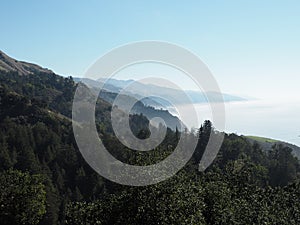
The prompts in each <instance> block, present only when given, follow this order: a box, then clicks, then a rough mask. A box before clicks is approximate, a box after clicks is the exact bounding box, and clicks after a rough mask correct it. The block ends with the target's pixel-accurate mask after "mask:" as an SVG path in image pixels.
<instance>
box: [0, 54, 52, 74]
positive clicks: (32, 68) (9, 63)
mask: <svg viewBox="0 0 300 225" xmlns="http://www.w3.org/2000/svg"><path fill="white" fill-rule="evenodd" d="M0 71H5V72H9V71H15V72H17V73H18V74H19V75H28V74H33V73H36V72H45V73H53V72H52V71H51V70H49V69H45V68H42V67H40V66H38V65H36V64H33V63H28V62H22V61H18V60H15V59H13V58H11V57H9V56H8V55H6V54H5V53H4V52H2V51H0Z"/></svg>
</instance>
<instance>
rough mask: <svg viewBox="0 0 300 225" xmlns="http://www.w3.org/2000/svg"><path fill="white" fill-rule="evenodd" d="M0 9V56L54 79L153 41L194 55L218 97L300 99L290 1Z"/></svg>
mask: <svg viewBox="0 0 300 225" xmlns="http://www.w3.org/2000/svg"><path fill="white" fill-rule="evenodd" d="M0 5H1V13H0V27H1V33H0V49H1V50H2V51H4V52H5V53H7V54H8V55H10V56H12V57H14V58H16V59H18V60H23V61H29V62H34V63H37V64H39V65H41V66H43V67H46V68H49V69H52V70H53V71H54V72H56V73H58V74H61V75H65V76H68V75H72V76H82V75H83V74H84V73H85V71H86V70H87V68H88V67H89V66H90V65H91V64H92V63H93V62H95V60H96V59H98V58H99V57H100V56H102V55H103V54H105V53H106V52H108V51H110V50H111V49H113V48H115V47H117V46H120V45H124V44H126V43H129V42H136V41H143V40H160V41H167V42H171V43H174V44H178V45H180V46H182V47H185V48H187V49H188V50H190V51H192V52H194V53H195V54H197V55H198V56H199V58H200V59H201V60H202V61H203V62H204V63H205V64H206V65H207V66H208V67H209V68H210V70H211V71H212V73H213V75H214V76H215V78H216V80H217V82H218V84H219V86H220V88H221V90H222V92H225V93H231V94H237V95H241V96H251V97H255V98H263V99H264V98H282V99H286V98H297V97H298V95H299V87H298V86H299V84H300V69H299V67H300V63H299V62H300V29H299V28H300V13H299V12H300V1H297V0H295V1H291V0H282V1H276V0H272V1H271V0H265V1H261V0H254V1H238V0H236V1H233V0H226V1H221V0H219V1H217V0H211V1H201V0H195V1H179V0H178V1H175V0H172V1H168V0H165V1H159V0H153V1H133V0H127V1H121V0H114V1H99V0H89V1H81V0H72V1H71V0H65V1H58V0H52V1H38V0H27V1H16V0H10V1H1V4H0ZM133 78H134V77H133ZM174 81H175V82H180V79H178V80H176V79H174Z"/></svg>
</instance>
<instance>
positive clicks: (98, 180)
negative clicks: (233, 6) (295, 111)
mask: <svg viewBox="0 0 300 225" xmlns="http://www.w3.org/2000/svg"><path fill="white" fill-rule="evenodd" d="M76 85H77V84H76V83H75V82H74V80H73V79H72V77H61V76H58V75H56V74H54V73H52V72H51V71H50V72H49V71H48V72H47V71H36V72H34V73H32V74H28V75H23V76H21V75H19V74H18V73H17V72H4V71H0V105H1V107H0V185H1V189H2V192H1V195H0V220H1V224H45V225H46V224H299V223H300V203H299V200H300V186H299V178H300V173H299V172H300V164H299V161H298V159H297V158H295V157H294V155H293V154H292V150H291V149H290V148H289V147H287V146H284V145H279V144H278V145H274V146H273V147H271V148H270V149H267V150H265V149H262V148H261V146H260V145H259V144H258V143H256V142H254V143H252V142H249V141H248V140H247V139H246V138H244V137H241V136H237V135H235V134H226V135H225V140H224V142H223V145H222V147H221V149H220V152H219V154H218V156H217V158H216V159H215V160H214V162H213V164H212V165H211V166H210V167H209V168H208V169H207V170H206V171H205V172H199V171H198V163H199V161H200V159H201V157H202V154H203V152H204V150H205V147H206V145H207V142H208V138H209V135H210V134H211V131H212V135H213V134H214V133H215V132H217V131H215V130H214V127H213V124H212V123H211V122H210V121H205V122H204V123H203V125H202V126H201V127H199V129H198V130H197V133H192V132H187V133H184V132H181V131H178V130H174V129H168V130H167V135H166V137H165V139H164V141H163V142H162V143H161V144H160V145H159V146H158V147H157V148H156V149H154V150H152V151H149V152H143V153H141V152H139V153H137V152H135V151H131V150H130V149H128V148H126V147H125V146H123V145H122V144H121V143H120V142H119V141H118V139H117V138H116V137H115V135H114V132H113V130H112V128H111V124H110V110H111V104H110V103H109V102H106V101H104V100H103V99H100V98H99V99H98V102H97V107H96V118H97V122H96V123H97V124H96V126H97V129H98V132H99V136H101V138H102V140H103V142H104V144H105V146H106V147H107V148H108V150H109V151H110V152H111V154H112V155H114V156H115V157H116V158H118V159H119V160H121V161H123V162H126V163H130V164H134V165H150V164H153V163H155V162H158V161H160V160H162V159H164V158H165V157H166V156H168V155H169V154H171V153H172V151H173V150H174V148H175V146H176V144H177V142H178V140H179V138H180V135H194V136H197V137H198V144H197V147H196V150H195V153H194V155H193V157H192V158H191V160H190V161H189V163H188V164H187V165H186V166H185V167H184V168H183V169H182V170H181V171H180V172H179V173H177V174H176V175H175V176H174V177H172V178H170V179H168V180H166V181H164V182H161V183H159V184H156V185H151V186H146V187H129V186H122V185H119V184H116V183H112V182H111V181H109V180H106V179H104V178H102V177H101V176H99V175H98V174H97V173H96V172H95V171H93V170H92V169H91V168H90V166H89V165H88V164H87V163H86V162H85V161H84V159H83V158H82V156H81V154H80V152H79V150H78V148H77V145H76V142H75V139H74V136H73V131H72V124H71V107H72V99H73V95H74V91H75V89H76ZM130 125H131V129H132V130H133V133H134V134H135V135H136V136H137V137H139V138H141V139H146V138H147V137H148V136H149V129H148V125H149V120H148V119H147V118H146V117H145V116H144V115H143V114H134V115H131V117H130ZM278 129H280V127H279V128H278Z"/></svg>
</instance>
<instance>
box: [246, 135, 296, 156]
mask: <svg viewBox="0 0 300 225" xmlns="http://www.w3.org/2000/svg"><path fill="white" fill-rule="evenodd" d="M245 138H247V139H248V140H249V141H250V142H251V143H254V142H258V143H259V145H260V146H261V147H262V148H263V149H264V150H269V149H271V148H272V146H273V145H275V144H282V145H283V146H287V147H289V148H291V149H292V150H293V154H294V155H295V156H296V157H297V158H298V159H299V160H300V147H299V146H297V145H293V144H290V143H287V142H283V141H278V140H274V139H270V138H264V137H257V136H245Z"/></svg>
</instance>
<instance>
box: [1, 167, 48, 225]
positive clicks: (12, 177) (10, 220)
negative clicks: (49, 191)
mask: <svg viewBox="0 0 300 225" xmlns="http://www.w3.org/2000/svg"><path fill="white" fill-rule="evenodd" d="M0 188H1V193H0V221H1V224H3V225H6V224H7V225H9V224H16V225H17V224H38V223H39V221H40V220H41V218H42V217H43V215H44V214H45V213H46V203H45V202H46V191H45V186H44V185H43V183H42V178H41V176H40V175H30V174H29V173H27V172H26V173H23V172H21V171H18V170H7V171H5V172H2V173H1V174H0Z"/></svg>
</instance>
